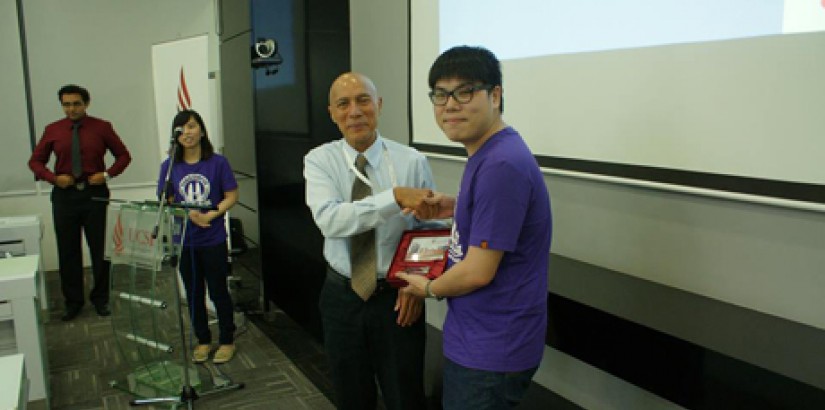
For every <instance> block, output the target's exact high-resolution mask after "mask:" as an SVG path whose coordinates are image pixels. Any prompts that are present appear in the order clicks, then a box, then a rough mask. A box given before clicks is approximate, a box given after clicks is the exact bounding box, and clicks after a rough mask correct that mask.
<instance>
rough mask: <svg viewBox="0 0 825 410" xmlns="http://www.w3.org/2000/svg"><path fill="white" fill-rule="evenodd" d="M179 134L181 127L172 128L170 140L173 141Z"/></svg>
mask: <svg viewBox="0 0 825 410" xmlns="http://www.w3.org/2000/svg"><path fill="white" fill-rule="evenodd" d="M181 134H183V127H175V129H174V130H172V142H175V141H176V140H177V139H178V137H180V135H181Z"/></svg>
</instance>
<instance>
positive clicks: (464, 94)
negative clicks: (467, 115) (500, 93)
mask: <svg viewBox="0 0 825 410" xmlns="http://www.w3.org/2000/svg"><path fill="white" fill-rule="evenodd" d="M493 88H495V86H494V85H489V84H466V85H461V86H458V87H456V89H454V90H452V91H447V90H445V89H442V88H436V89H435V90H432V91H430V93H429V96H430V101H432V102H433V105H447V101H449V100H450V97H453V99H455V100H456V102H458V103H459V104H467V103H468V102H470V101H472V100H473V96H474V95H475V94H476V91H481V90H486V91H490V90H492V89H493Z"/></svg>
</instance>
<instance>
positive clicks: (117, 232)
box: [112, 215, 155, 254]
mask: <svg viewBox="0 0 825 410" xmlns="http://www.w3.org/2000/svg"><path fill="white" fill-rule="evenodd" d="M112 240H113V241H114V243H115V253H117V254H122V253H123V251H124V249H125V248H126V246H127V244H128V245H129V247H130V248H145V247H152V246H154V244H155V239H154V238H152V232H149V231H148V230H146V229H135V228H131V227H130V228H126V230H125V231H124V229H123V222H122V221H121V220H120V215H118V216H117V221H116V222H115V228H114V235H113V237H112Z"/></svg>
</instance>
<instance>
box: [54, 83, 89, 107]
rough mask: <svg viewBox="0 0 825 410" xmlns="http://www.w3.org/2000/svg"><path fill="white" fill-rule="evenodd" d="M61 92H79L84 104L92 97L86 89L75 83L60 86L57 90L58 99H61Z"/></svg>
mask: <svg viewBox="0 0 825 410" xmlns="http://www.w3.org/2000/svg"><path fill="white" fill-rule="evenodd" d="M63 94H80V98H81V99H82V100H83V103H84V104H88V103H89V101H91V99H92V97H91V96H90V95H89V91H88V90H87V89H85V88H83V87H81V86H79V85H75V84H69V85H64V86H63V87H61V88H60V90H58V91H57V100H58V101H61V102H62V101H63Z"/></svg>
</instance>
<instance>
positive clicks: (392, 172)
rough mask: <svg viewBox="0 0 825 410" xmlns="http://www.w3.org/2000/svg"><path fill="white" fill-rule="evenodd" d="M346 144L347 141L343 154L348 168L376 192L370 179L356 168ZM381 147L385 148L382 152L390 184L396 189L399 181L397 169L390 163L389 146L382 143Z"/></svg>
mask: <svg viewBox="0 0 825 410" xmlns="http://www.w3.org/2000/svg"><path fill="white" fill-rule="evenodd" d="M344 144H346V142H345V141H344V142H342V144H341V152H343V153H344V160H345V161H347V166H348V167H349V169H351V170H352V172H354V173H355V176H356V178H358V179H360V180H361V182H363V183H365V184H367V186H368V187H370V188H371V189H373V190H374V188H375V187H373V186H372V183H371V182H370V179H369V178H368V177H367V176H366V175H364V174H362V173H361V171H358V168H355V159H354V158H352V157H350V155H349V153H348V152H347V149H346V147H344ZM381 147H382V148H383V149H382V152H383V155H384V161H385V162H386V163H387V169H388V171H389V172H390V183H391V184H392V187H393V188H395V187H397V186H398V181H397V180H396V177H395V167H394V166H393V165H392V162H391V161H390V154H389V153H388V152H387V146H386V145H384V143H383V142H381ZM362 155H363V154H362Z"/></svg>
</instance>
